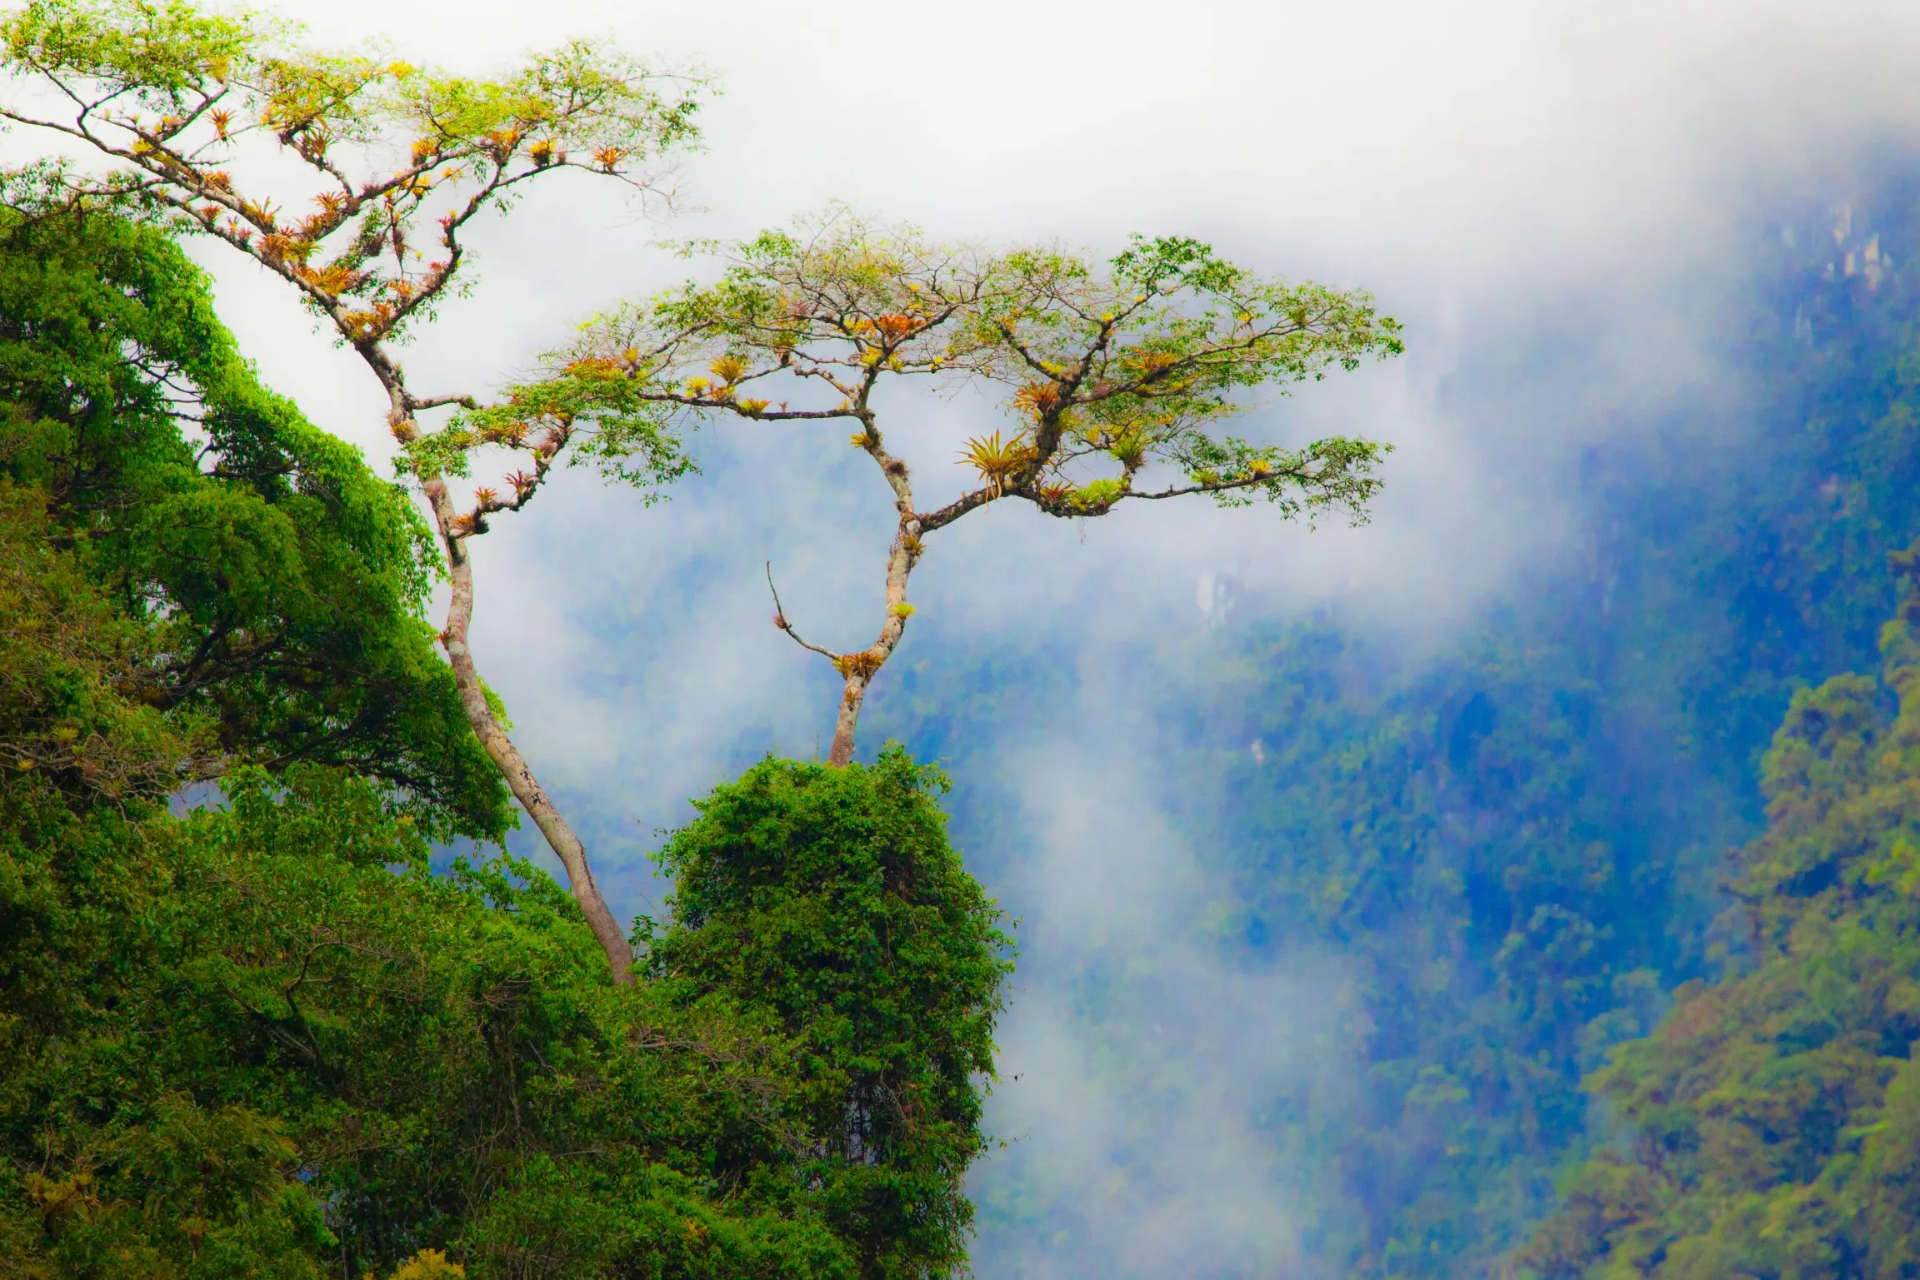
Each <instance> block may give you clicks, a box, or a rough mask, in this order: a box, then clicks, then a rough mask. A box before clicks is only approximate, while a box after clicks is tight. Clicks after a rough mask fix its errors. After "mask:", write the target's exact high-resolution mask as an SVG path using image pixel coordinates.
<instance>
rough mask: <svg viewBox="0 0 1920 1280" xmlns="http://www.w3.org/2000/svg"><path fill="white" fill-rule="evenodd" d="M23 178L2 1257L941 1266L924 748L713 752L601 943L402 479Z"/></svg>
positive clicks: (990, 1014) (9, 1271)
mask: <svg viewBox="0 0 1920 1280" xmlns="http://www.w3.org/2000/svg"><path fill="white" fill-rule="evenodd" d="M43 194H44V190H43V189H40V188H36V187H35V186H34V184H33V183H32V181H31V180H30V179H22V180H21V184H20V185H19V186H17V187H16V188H15V189H14V191H13V192H12V195H13V197H14V198H13V200H12V201H11V202H10V203H7V204H5V205H4V206H0V1276H7V1277H22V1278H23V1280H24V1278H26V1277H32V1278H33V1280H82V1278H87V1280H91V1278H95V1277H98V1278H100V1280H109V1278H111V1280H121V1278H124V1277H136V1276H137V1277H154V1278H156V1280H158V1278H161V1277H165V1278H168V1280H173V1278H176V1277H177V1278H179V1280H203V1278H204V1280H211V1278H213V1277H232V1278H233V1280H240V1278H242V1277H248V1278H253V1277H276V1278H279V1277H284V1278H287V1280H292V1278H295V1277H301V1278H307V1277H311V1278H314V1280H318V1278H319V1277H340V1278H341V1280H362V1277H364V1276H367V1275H378V1276H381V1277H385V1276H389V1275H393V1276H398V1277H401V1278H402V1280H431V1278H432V1277H451V1276H454V1275H460V1274H464V1275H467V1276H469V1277H473V1278H474V1280H480V1278H481V1277H489V1276H495V1277H507V1276H511V1277H516V1278H519V1277H535V1276H553V1277H559V1276H566V1277H576V1276H621V1277H650V1278H652V1277H659V1278H662V1280H664V1278H666V1277H693V1276H706V1277H729V1278H732V1277H742V1276H763V1277H775V1276H779V1277H847V1278H852V1277H862V1278H866V1277H872V1278H876V1280H877V1278H879V1277H919V1276H926V1275H930V1274H944V1273H946V1272H947V1271H949V1270H951V1269H952V1268H953V1267H954V1266H956V1265H958V1264H959V1263H960V1262H961V1261H962V1260H963V1259H964V1256H965V1243H966V1236H967V1230H968V1226H969V1222H970V1218H971V1208H970V1206H969V1204H968V1202H967V1200H966V1198H965V1196H964V1195H963V1194H962V1192H961V1186H960V1180H961V1177H962V1175H963V1174H964V1172H965V1170H966V1167H967V1165H968V1163H969V1162H970V1161H971V1160H972V1159H973V1158H974V1157H975V1156H976V1155H978V1154H979V1152H980V1151H981V1150H982V1149H983V1146H984V1141H985V1140H984V1138H983V1136H982V1134H981V1131H980V1127H979V1117H980V1108H981V1085H982V1080H983V1078H984V1076H985V1075H986V1073H988V1072H990V1071H991V1069H992V1056H991V1050H992V1042H991V1035H992V1027H993V1020H994V1017H995V1014H996V1013H997V1011H998V1009H999V1004H1000V996H999V992H1000V985H1001V982H1002V980H1003V978H1004V975H1005V972H1006V968H1007V962H1006V959H1005V946H1004V943H1005V940H1004V938H1002V936H1001V934H1000V933H999V931H998V927H997V920H998V912H997V910H996V909H995V907H994V906H993V904H992V903H991V902H990V901H988V899H987V898H986V897H985V895H984V894H983V893H982V891H981V889H980V887H979V885H978V884H976V883H975V882H974V881H973V880H972V879H971V878H970V877H969V876H968V875H967V874H966V872H965V871H964V870H963V869H962V867H961V865H960V862H959V858H958V855H957V854H956V853H955V852H954V851H953V849H952V848H951V846H950V845H949V844H948V842H947V836H946V829H945V818H944V815H943V814H942V813H941V811H940V808H939V805H938V802H937V796H938V793H939V791H940V790H941V788H942V787H943V785H944V784H943V781H942V779H941V777H940V775H939V774H938V773H937V772H936V771H934V770H931V769H927V768H923V767H922V766H919V765H917V764H915V763H914V762H913V761H911V760H909V759H908V758H907V757H906V756H905V755H904V753H902V752H899V751H897V750H891V751H887V752H884V753H882V755H881V757H880V758H879V759H878V760H877V761H876V762H875V763H873V764H871V765H867V766H853V767H851V768H847V769H829V768H827V767H825V766H823V765H818V764H796V763H791V762H782V761H776V760H767V761H765V762H763V763H761V764H760V765H758V766H756V767H755V768H754V769H753V770H751V771H750V772H748V773H747V775H746V776H744V777H742V778H741V779H739V780H738V781H737V782H735V783H733V784H730V785H728V786H725V787H722V788H720V789H719V790H717V791H716V792H715V793H714V794H713V795H712V796H710V797H709V798H708V799H707V800H706V801H705V802H703V804H702V809H701V813H700V816H699V817H698V818H697V819H696V820H695V821H694V822H693V823H692V824H691V825H689V826H688V827H687V828H685V829H684V830H682V831H681V832H679V833H678V834H677V835H676V836H675V837H674V840H673V841H672V843H671V844H670V846H669V847H668V849H667V851H666V854H665V857H666V860H667V861H668V863H669V864H670V866H671V867H672V869H673V871H674V872H675V874H676V875H677V876H678V878H679V882H680V885H681V896H680V897H679V899H677V901H676V904H675V905H676V907H677V910H676V911H675V913H674V914H673V915H672V916H671V917H670V918H669V919H666V920H663V921H659V922H651V921H647V922H642V924H641V926H640V928H639V929H638V930H637V931H636V937H635V940H636V942H637V943H638V944H639V946H640V950H641V954H642V957H643V960H644V964H645V966H646V972H645V975H644V977H643V978H642V979H641V980H640V981H639V982H637V983H635V984H633V985H628V986H620V985H616V984H615V983H614V982H613V981H612V979H611V977H610V975H609V972H608V968H607V965H606V961H605V958H604V956H603V954H602V951H601V948H600V946H599V944H598V943H597V942H596V939H595V937H594V936H593V934H592V933H591V932H590V931H589V930H588V928H587V925H586V921H585V919H584V917H583V915H582V913H581V910H580V908H579V907H578V906H577V905H576V903H575V901H574V900H573V899H572V898H571V897H570V896H569V895H568V894H567V893H566V892H565V891H564V890H563V889H562V888H560V887H559V886H558V885H556V884H555V883H554V882H553V881H552V880H551V879H550V878H548V877H547V876H546V875H545V874H544V873H542V872H541V871H539V870H537V869H536V868H534V867H533V866H531V865H530V864H528V863H525V862H523V861H520V860H517V859H515V858H512V857H510V856H507V855H506V854H505V853H504V852H503V851H502V850H501V849H500V847H499V846H498V844H497V843H491V842H492V841H493V840H494V839H495V838H496V837H498V836H499V835H501V833H502V832H504V831H505V830H506V828H507V827H508V826H509V825H510V816H509V811H508V809H507V807H506V800H507V797H506V792H505V789H504V787H502V785H501V783H500V775H499V774H498V772H497V771H496V770H495V769H494V768H493V767H492V766H491V765H490V764H489V763H488V762H487V760H486V759H485V757H484V756H483V755H482V754H481V753H480V751H479V748H478V746H477V745H476V743H475V740H474V738H473V734H472V732H471V730H470V729H469V727H468V725H467V723H466V720H465V718H464V717H463V715H462V714H461V711H460V708H459V705H458V703H457V700H456V693H455V690H454V687H453V682H452V680H451V678H450V676H449V674H448V672H447V668H446V666H445V664H444V662H443V661H442V660H441V659H440V658H439V657H438V655H437V654H436V653H435V652H434V642H435V641H434V636H433V634H432V632H431V629H430V628H429V626H428V624H427V623H426V622H425V621H424V620H423V617H422V608H421V606H422V603H423V599H424V596H425V593H426V592H427V590H428V588H429V586H430V585H431V572H430V567H431V565H432V564H433V559H432V556H431V548H430V544H428V543H427V542H426V540H425V539H426V533H425V527H424V525H423V523H422V522H421V520H420V518H419V517H418V515H417V514H416V513H415V511H414V509H413V508H412V507H411V506H410V500H409V498H408V497H407V496H406V495H405V493H404V492H402V491H401V490H400V489H399V488H398V487H396V486H394V485H392V484H390V483H388V482H385V481H383V480H381V479H379V478H378V477H376V476H375V475H374V474H373V473H372V472H371V471H369V470H368V468H367V467H366V465H365V463H364V462H363V461H362V460H361V458H360V457H359V455H358V454H357V453H356V452H355V451H353V450H351V449H349V448H347V447H345V446H344V445H342V444H341V443H340V442H338V441H337V440H335V439H334V438H332V437H330V436H328V435H326V434H325V433H323V432H321V431H318V430H317V429H315V428H314V427H313V426H311V425H310V424H308V423H307V422H306V421H305V420H304V419H303V418H302V417H301V416H300V414H299V413H298V411H297V410H296V409H295V408H294V406H292V405H291V404H289V403H288V402H286V401H285V400H283V399H280V398H278V397H276V396H274V395H273V394H271V393H270V392H269V391H267V390H266V389H265V388H264V387H262V386H261V385H260V383H259V382H258V380H257V378H256V377H255V374H254V371H253V370H252V368H251V367H250V366H249V365H248V364H247V363H246V362H244V361H243V360H242V359H241V358H240V357H239V356H238V354H237V351H236V345H235V342H234V340H233V337H232V336H231V335H230V334H229V333H228V331H227V330H226V329H225V328H224V327H223V326H222V325H221V324H220V322H219V320H218V319H217V318H216V317H215V315H214V312H213V309H212V306H211V303H210V301H209V294H208V287H207V282H206V280H205V278H204V276H203V275H202V274H201V273H200V272H199V271H198V270H197V269H196V268H195V267H194V265H193V264H192V263H191V261H190V260H189V259H188V258H187V257H186V255H185V254H184V253H183V252H182V251H181V249H180V247H179V246H178V245H177V244H176V243H175V242H174V241H173V240H172V239H171V238H170V237H169V236H168V235H167V234H166V233H165V231H164V230H162V229H159V228H156V227H154V226H152V225H147V224H144V223H141V222H137V221H127V220H124V219H122V218H118V217H114V216H110V215H109V214H108V213H106V212H103V211H101V210H100V209H97V208H89V207H87V206H86V205H85V204H83V203H79V202H68V201H63V200H59V199H53V200H47V199H42V198H40V196H41V195H43ZM196 795H197V796H199V797H200V798H201V799H202V801H203V803H200V804H198V805H197V806H194V805H189V804H187V803H186V801H187V800H188V799H190V798H192V797H193V796H196ZM449 842H457V844H458V847H460V848H466V849H469V850H470V852H469V854H468V856H466V857H462V858H456V859H454V861H453V863H452V868H451V871H450V872H445V873H435V872H434V871H433V870H432V869H431V867H430V866H429V853H430V851H431V850H432V848H433V847H434V846H435V845H436V844H440V845H441V846H442V847H444V846H445V845H446V844H447V843H449ZM469 842H471V843H469Z"/></svg>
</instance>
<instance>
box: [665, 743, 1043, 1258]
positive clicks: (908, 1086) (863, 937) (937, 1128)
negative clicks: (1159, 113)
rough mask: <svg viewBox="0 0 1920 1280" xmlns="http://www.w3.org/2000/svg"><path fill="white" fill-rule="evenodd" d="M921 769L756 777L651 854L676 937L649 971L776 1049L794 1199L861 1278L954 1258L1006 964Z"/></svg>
mask: <svg viewBox="0 0 1920 1280" xmlns="http://www.w3.org/2000/svg"><path fill="white" fill-rule="evenodd" d="M945 788H946V780H945V778H944V776H942V775H941V774H940V773H939V772H938V771H937V770H935V769H932V768H929V767H925V766H920V765H916V764H915V763H914V762H913V761H912V760H911V759H910V758H908V756H907V755H906V753H905V752H904V751H902V750H901V749H900V748H898V747H897V746H896V747H889V748H888V749H887V750H885V751H883V752H882V753H881V755H880V757H879V759H878V760H877V761H876V762H875V763H874V764H873V765H871V766H862V765H858V764H855V765H850V766H847V767H845V768H834V767H831V766H827V765H822V764H798V763H794V762H792V761H783V760H767V761H764V762H762V763H761V764H759V765H757V766H755V767H754V768H753V769H751V770H749V771H748V772H747V774H746V775H745V776H744V777H743V778H741V779H740V780H739V781H738V782H735V783H732V784H729V785H727V786H723V787H720V788H719V789H717V790H716V791H715V792H714V793H713V795H712V796H710V797H709V798H708V799H707V800H705V801H703V802H701V804H700V806H699V807H700V817H699V818H698V819H697V820H696V821H695V822H694V823H692V824H691V825H690V826H688V827H687V828H685V829H684V830H682V831H680V832H679V833H678V834H676V835H675V836H674V838H673V839H672V841H671V842H670V843H669V844H668V845H667V847H666V848H665V850H664V851H663V852H662V855H661V862H662V865H663V866H664V867H665V869H666V870H668V871H669V872H671V873H672V874H673V876H674V878H675V884H676V890H675V896H674V899H673V905H674V920H673V923H672V925H671V926H670V927H667V928H664V929H660V930H657V931H656V932H655V933H654V934H653V935H652V937H651V938H650V946H649V950H648V959H649V972H650V973H651V974H652V976H653V978H654V980H655V981H657V982H662V983H667V984H671V985H672V986H673V987H674V988H675V989H677V990H680V991H684V992H686V993H687V994H688V995H689V996H696V995H697V996H699V997H702V998H708V999H712V998H719V999H722V1000H724V1001H726V1002H727V1003H728V1004H729V1005H730V1006H732V1007H734V1008H737V1009H738V1010H739V1011H740V1012H741V1013H742V1014H743V1015H744V1016H745V1017H746V1018H747V1019H748V1020H749V1021H750V1022H752V1023H753V1024H755V1025H764V1026H768V1027H770V1028H771V1029H773V1030H774V1031H776V1032H777V1033H778V1034H780V1035H782V1036H785V1037H789V1038H790V1039H791V1041H792V1043H793V1045H794V1047H795V1054H796V1058H795V1061H796V1068H797V1083H796V1090H795V1092H794V1094H793V1095H792V1097H791V1099H790V1100H789V1102H788V1104H787V1111H788V1113H789V1114H790V1115H791V1117H792V1119H793V1122H794V1124H795V1127H796V1130H797V1131H798V1132H801V1133H805V1134H806V1135H808V1138H807V1142H806V1144H805V1146H804V1147H802V1148H800V1149H799V1150H798V1151H797V1152H796V1153H795V1154H796V1159H797V1161H798V1170H797V1171H798V1174H799V1178H800V1180H801V1182H802V1183H803V1184H804V1185H806V1186H808V1187H811V1188H817V1191H816V1192H815V1193H814V1194H815V1195H817V1197H818V1203H819V1205H820V1208H821V1212H822V1213H823V1214H824V1215H825V1217H826V1220H827V1221H828V1222H830V1223H832V1224H833V1226H834V1228H835V1230H836V1231H838V1232H839V1233H841V1234H842V1235H844V1236H846V1237H847V1238H848V1239H849V1240H851V1241H853V1242H854V1244H855V1247H856V1249H857V1250H858V1254H859V1257H860V1262H861V1269H862V1274H864V1275H870V1276H918V1275H926V1274H943V1273H944V1272H945V1271H946V1270H947V1269H948V1268H950V1267H953V1266H956V1265H958V1264H960V1263H962V1262H963V1261H964V1259H965V1256H966V1255H965V1240H966V1232H967V1228H968V1226H969V1224H970V1223H971V1221H972V1213H973V1210H972V1206H971V1204H969V1203H968V1201H967V1199H966V1196H965V1195H964V1194H963V1191H962V1187H961V1179H962V1177H963V1175H964V1174H965V1172H966V1169H967V1166H968V1165H969V1164H970V1163H971V1162H972V1161H973V1159H974V1158H975V1157H976V1156H978V1155H979V1154H980V1153H981V1151H982V1149H983V1147H984V1139H983V1137H982V1135H981V1131H980V1108H981V1090H980V1088H979V1083H978V1082H979V1080H980V1079H981V1077H983V1076H985V1075H987V1074H988V1073H990V1072H991V1071H992V1069H993V1041H992V1034H993V1023H994V1017H995V1015H996V1014H997V1013H998V1012H999V1009H1000V1007H1001V999H1002V995H1001V984H1002V982H1003V980H1004V978H1005V976H1006V973H1007V971H1008V968H1009V965H1008V961H1007V959H1006V955H1007V939H1006V937H1005V936H1004V935H1003V934H1002V933H1001V932H1000V930H999V928H998V922H999V918H1000V917H999V912H998V911H997V909H996V908H995V907H994V905H993V903H992V902H990V901H989V900H988V899H987V898H986V896H985V894H984V893H982V891H981V889H980V886H979V884H978V883H977V882H976V881H975V880H974V879H973V878H972V877H971V876H969V875H968V874H967V873H966V871H965V870H964V869H963V868H962V866H961V865H960V859H959V856H958V855H957V854H956V853H955V852H954V851H953V849H952V847H951V846H950V845H949V844H948V842H947V835H946V818H945V815H944V814H942V813H941V811H940V808H939V805H938V804H937V803H936V796H937V795H938V794H939V793H940V792H942V791H944V790H945Z"/></svg>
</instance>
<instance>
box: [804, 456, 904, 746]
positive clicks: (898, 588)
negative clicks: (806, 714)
mask: <svg viewBox="0 0 1920 1280" xmlns="http://www.w3.org/2000/svg"><path fill="white" fill-rule="evenodd" d="M889 475H890V476H891V475H892V473H891V472H890V473H889ZM895 488H896V491H897V492H899V493H900V494H901V498H900V506H901V513H902V514H901V520H900V528H899V531H898V532H897V533H895V534H894V537H893V546H892V548H890V549H889V551H888V552H887V617H886V621H885V622H883V623H882V624H881V626H880V638H879V639H878V640H875V641H874V642H873V647H872V648H870V649H865V650H862V651H861V652H859V653H849V654H843V655H841V656H840V657H838V658H835V659H834V663H833V665H834V668H835V669H836V670H837V671H839V672H840V675H841V678H842V679H844V680H845V681H846V684H845V685H844V686H843V687H842V688H841V691H840V713H839V715H838V716H836V717H835V718H834V722H833V746H832V747H831V748H829V749H828V751H827V763H828V764H830V765H835V766H844V765H848V764H851V763H853V738H854V734H855V732H856V731H857V730H858V729H859V727H860V708H861V706H862V704H864V703H865V702H866V700H867V688H868V686H870V685H871V684H872V683H873V678H874V676H876V675H878V674H879V673H880V668H881V667H883V666H885V665H886V662H887V659H888V658H891V657H892V656H893V651H894V650H895V649H898V648H899V647H900V637H901V636H902V635H903V634H905V632H906V629H907V619H908V618H909V617H910V616H912V614H913V607H912V606H911V605H909V604H908V603H907V579H908V578H909V577H910V576H912V574H913V566H914V564H915V562H916V561H918V560H919V558H920V521H919V519H918V517H916V516H915V515H914V514H913V505H912V504H913V498H912V494H911V493H909V492H907V489H906V481H905V477H904V469H903V473H902V475H901V476H900V477H899V478H898V480H897V482H896V485H895Z"/></svg>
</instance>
